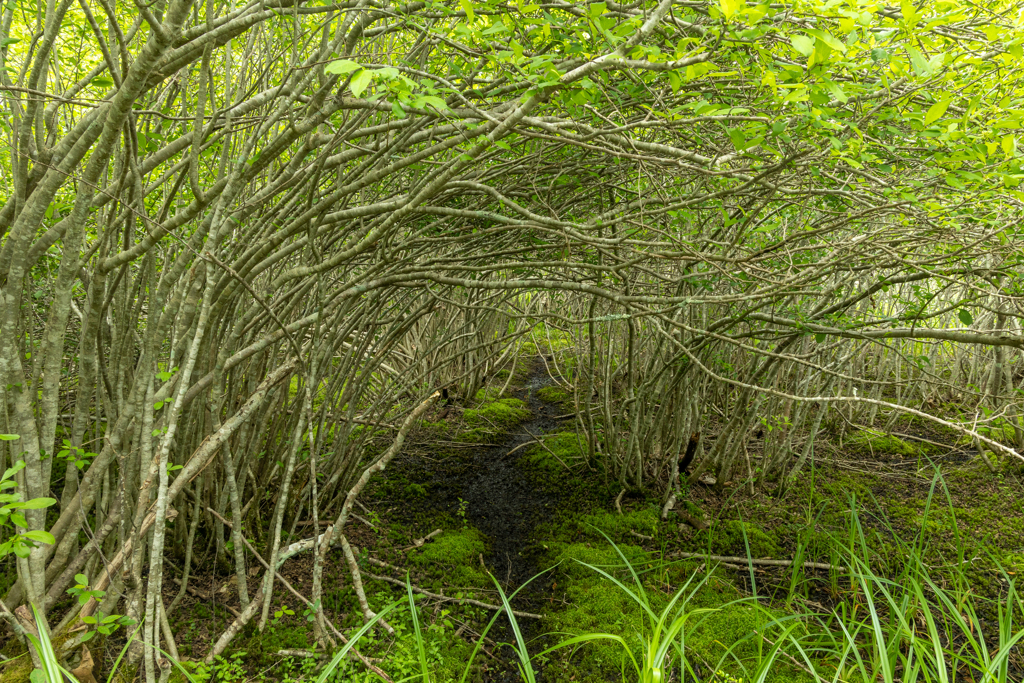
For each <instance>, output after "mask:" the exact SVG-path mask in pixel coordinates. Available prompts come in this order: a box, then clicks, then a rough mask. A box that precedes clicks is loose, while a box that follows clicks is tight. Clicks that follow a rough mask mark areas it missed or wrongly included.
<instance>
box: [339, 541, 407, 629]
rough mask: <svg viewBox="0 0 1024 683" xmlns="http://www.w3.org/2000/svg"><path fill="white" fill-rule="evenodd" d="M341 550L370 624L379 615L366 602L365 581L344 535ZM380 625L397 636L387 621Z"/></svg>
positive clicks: (365, 617)
mask: <svg viewBox="0 0 1024 683" xmlns="http://www.w3.org/2000/svg"><path fill="white" fill-rule="evenodd" d="M341 549H342V550H343V551H344V552H345V561H346V562H347V563H348V570H349V572H350V573H351V574H352V587H353V588H355V589H356V598H358V600H359V607H360V609H362V610H363V618H364V619H365V620H366V621H368V622H370V621H373V620H374V619H376V618H377V613H376V612H374V611H373V610H372V609H370V603H369V602H367V600H366V592H365V591H363V579H362V577H360V576H359V563H358V562H356V556H355V553H353V552H352V546H351V545H349V542H348V539H347V538H345V536H344V535H343V536H342V537H341ZM380 624H381V626H383V627H384V629H385V630H386V631H387V632H388V633H389V634H390V635H395V629H393V628H391V625H390V624H388V623H387V622H386V621H384V620H383V619H381V620H380Z"/></svg>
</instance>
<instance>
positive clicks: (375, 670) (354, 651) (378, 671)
mask: <svg viewBox="0 0 1024 683" xmlns="http://www.w3.org/2000/svg"><path fill="white" fill-rule="evenodd" d="M206 509H207V510H209V512H210V513H211V514H212V515H214V516H215V517H216V518H217V519H219V520H220V521H221V522H222V523H223V524H225V525H227V526H228V527H229V528H230V527H231V522H229V521H227V520H226V519H224V518H223V517H221V516H220V515H219V514H217V511H216V510H214V509H213V508H210V507H208V508H206ZM242 542H243V543H245V547H246V548H248V549H249V552H251V553H252V554H253V557H255V558H256V559H257V560H258V561H259V563H260V564H262V565H263V566H264V568H266V570H267V571H274V576H275V577H276V578H277V580H278V581H280V582H281V585H283V586H284V587H285V588H286V589H287V590H288V591H289V592H290V593H291V594H292V595H294V596H295V597H297V598H298V599H299V600H301V601H302V604H303V605H309V604H310V601H309V599H308V598H306V596H304V595H303V594H302V593H300V592H298V591H297V590H295V588H294V587H292V585H291V584H290V583H288V580H287V579H286V578H284V577H283V576H281V572H279V571H276V570H271V569H270V565H269V564H267V561H266V560H264V559H263V556H262V555H260V554H259V553H258V552H256V548H254V547H252V543H249V539H247V538H246V537H245V536H242ZM262 596H263V582H262V581H261V582H260V599H259V602H260V603H262V602H263V597H262ZM255 602H257V601H255V600H254V601H253V602H252V603H250V604H249V607H250V608H251V607H252V605H253V604H255ZM321 609H322V608H321ZM250 612H251V613H250ZM245 613H249V615H248V617H247V618H246V619H245V620H244V621H243V622H242V623H241V624H240V625H239V626H238V628H237V629H235V631H234V632H233V633H232V634H231V637H234V635H235V633H237V632H238V630H240V629H241V628H242V627H243V626H245V623H246V622H248V621H249V619H252V616H253V614H255V613H256V611H255V609H251V610H250V609H247V610H246V611H245ZM323 616H324V621H325V622H327V625H328V626H330V627H331V631H333V632H334V635H336V636H337V637H338V639H339V640H340V641H341V642H342V643H348V638H346V637H345V636H344V635H343V634H342V633H341V631H339V630H338V629H337V628H336V627H335V626H334V624H333V623H331V620H330V619H328V618H327V615H326V614H324V615H323ZM238 621H239V620H238V619H236V620H235V623H233V624H232V625H231V626H232V628H234V627H235V624H238ZM229 630H230V629H229ZM224 635H225V636H226V635H227V632H225V634H224ZM221 640H224V636H221ZM230 641H231V638H228V639H227V642H225V643H224V647H227V643H228V642H230ZM218 644H219V641H218ZM349 651H350V652H351V653H352V656H354V657H355V658H356V659H358V660H359V661H360V662H361V663H362V665H363V666H365V667H366V668H367V669H369V670H370V671H372V672H373V673H375V674H377V675H378V676H380V677H381V678H382V679H383V680H385V681H387V682H388V683H392V681H391V678H390V677H388V675H387V674H386V673H384V672H383V671H382V670H381V669H380V668H379V667H377V666H374V665H373V663H371V662H370V660H369V659H368V658H366V657H364V656H363V655H362V654H360V652H359V650H357V649H356V648H354V647H353V648H351V649H350V650H349ZM221 652H223V649H221ZM217 654H220V653H217ZM210 661H212V658H210Z"/></svg>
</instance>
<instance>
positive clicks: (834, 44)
mask: <svg viewBox="0 0 1024 683" xmlns="http://www.w3.org/2000/svg"><path fill="white" fill-rule="evenodd" d="M807 33H808V35H812V36H814V37H815V38H817V39H818V40H820V41H821V42H823V43H825V44H826V45H828V46H829V47H830V48H832V49H833V50H836V51H837V52H846V45H845V44H844V43H843V42H842V41H840V40H839V39H838V38H836V37H835V36H833V35H832V34H831V33H829V32H828V31H822V30H820V29H816V28H809V29H807Z"/></svg>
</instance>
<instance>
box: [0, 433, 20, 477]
mask: <svg viewBox="0 0 1024 683" xmlns="http://www.w3.org/2000/svg"><path fill="white" fill-rule="evenodd" d="M20 438H21V434H0V441H17V440H18V439H20ZM22 467H24V465H22ZM19 469H20V468H19Z"/></svg>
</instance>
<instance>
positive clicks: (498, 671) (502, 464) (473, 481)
mask: <svg viewBox="0 0 1024 683" xmlns="http://www.w3.org/2000/svg"><path fill="white" fill-rule="evenodd" d="M551 383H552V382H551V379H550V377H548V374H547V371H546V369H545V366H544V363H543V362H542V361H541V360H540V359H537V360H536V361H535V363H534V365H533V366H532V367H531V372H530V376H529V379H528V381H527V382H526V384H525V386H524V387H523V388H522V389H520V391H519V392H517V393H516V395H515V397H516V398H519V399H520V400H522V401H523V402H524V403H526V406H527V408H528V409H529V411H530V415H531V417H530V418H529V419H528V420H527V421H525V422H523V423H521V424H519V425H518V426H517V427H516V428H515V430H514V431H513V432H512V433H511V434H509V435H508V437H507V438H506V440H505V441H503V442H502V443H500V444H498V445H495V446H491V447H488V448H481V449H479V450H478V451H477V452H475V453H474V457H473V461H472V467H471V469H470V470H469V472H468V473H467V477H466V480H465V481H464V483H463V487H462V492H463V493H462V499H463V500H465V501H466V503H468V505H467V506H466V516H467V518H468V519H469V521H470V522H471V523H472V524H473V525H474V526H475V527H476V528H477V529H479V530H480V531H481V532H483V534H484V535H485V536H487V538H488V539H489V541H490V552H489V555H488V556H487V557H485V560H486V563H487V566H488V568H489V569H490V571H491V573H492V574H494V576H495V578H497V579H498V581H499V582H500V583H501V584H502V588H503V589H504V590H505V591H506V593H509V594H510V593H511V592H512V591H515V590H517V589H519V588H520V587H522V586H523V584H524V583H526V582H527V581H529V580H530V579H531V578H533V577H534V576H536V575H537V574H538V573H539V572H541V571H543V570H544V569H545V567H541V566H538V564H537V562H536V558H535V557H534V556H533V553H531V552H530V548H531V547H532V546H533V539H532V536H533V530H534V528H535V527H536V526H537V524H538V523H539V522H542V521H545V520H547V519H549V518H550V516H551V515H552V514H553V513H554V512H555V510H556V509H557V507H558V504H559V502H560V500H559V496H558V495H557V494H555V493H553V492H550V491H543V490H541V488H539V487H538V486H536V485H535V484H534V483H533V482H531V480H530V478H529V477H528V476H527V474H526V473H525V472H524V471H523V469H522V468H521V467H520V466H519V464H518V462H519V459H520V458H521V457H522V456H523V454H525V453H526V451H527V450H528V449H529V445H527V444H530V443H532V442H534V441H536V440H537V439H538V438H540V437H541V436H542V435H543V434H544V433H546V432H550V431H553V430H554V429H555V428H556V427H557V425H558V421H556V420H555V419H554V417H555V414H556V411H557V409H558V407H557V406H554V405H552V404H549V403H545V402H544V401H542V400H540V399H539V398H538V397H537V390H538V389H540V388H542V387H545V386H548V385H550V384H551ZM550 583H551V582H550V581H544V577H539V578H538V579H537V580H535V581H533V582H531V583H529V584H528V585H527V586H526V587H525V588H523V590H521V591H520V592H519V593H518V594H517V595H516V597H515V599H514V605H515V606H516V608H518V609H521V610H527V611H530V612H537V611H540V607H541V605H542V604H543V603H544V602H545V601H546V600H547V599H548V598H550V597H551V596H550V595H549V594H550V593H551V590H550V588H549V585H550ZM519 627H520V629H522V633H523V636H524V638H525V639H526V641H527V643H528V644H530V642H531V641H532V640H534V639H535V638H536V637H537V636H539V635H541V634H543V633H544V628H543V625H542V624H538V623H537V622H536V621H534V620H530V619H523V620H520V622H519ZM490 635H491V638H492V639H493V640H495V641H497V642H515V633H514V632H513V631H512V628H511V626H510V624H509V623H508V622H507V621H505V620H504V619H501V620H499V622H498V623H497V624H495V628H494V629H492V631H491V634H490ZM537 649H539V648H537ZM530 650H531V651H536V650H535V648H534V647H531V648H530ZM501 654H503V655H504V656H503V657H502V659H506V660H507V659H508V658H510V657H511V656H513V652H512V651H511V650H509V649H508V648H503V649H502V652H501ZM487 680H490V681H495V682H500V683H512V682H515V683H519V682H520V681H521V680H522V679H521V678H520V676H519V673H518V671H517V669H516V666H515V663H514V662H511V661H506V662H504V665H503V666H500V667H496V668H495V669H493V670H492V671H491V672H490V675H489V676H488V679H487ZM538 680H543V676H539V677H538Z"/></svg>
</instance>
